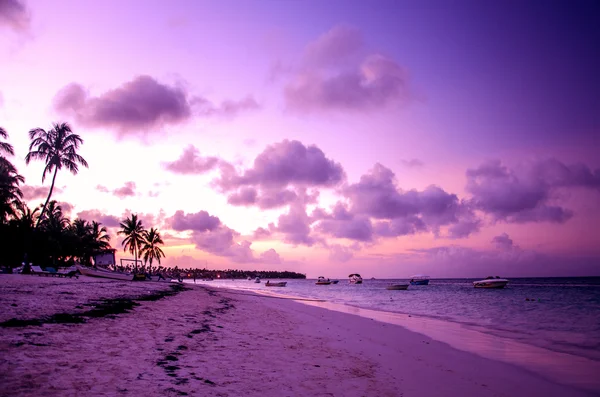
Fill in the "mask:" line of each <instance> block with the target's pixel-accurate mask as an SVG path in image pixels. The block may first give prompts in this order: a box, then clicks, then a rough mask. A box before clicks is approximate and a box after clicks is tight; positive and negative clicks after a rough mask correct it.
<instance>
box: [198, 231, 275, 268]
mask: <svg viewBox="0 0 600 397" xmlns="http://www.w3.org/2000/svg"><path fill="white" fill-rule="evenodd" d="M239 236H240V234H239V233H238V232H236V231H235V230H233V229H230V228H228V227H227V226H224V225H219V226H218V227H216V228H214V229H212V230H204V231H194V232H193V233H192V237H191V241H192V242H193V243H194V244H195V245H196V248H198V249H200V250H202V251H205V252H208V253H211V254H213V255H218V256H223V257H226V258H228V259H229V260H231V261H233V262H236V263H266V264H277V263H281V262H282V260H281V257H280V256H279V254H278V253H277V252H276V251H275V250H274V249H269V250H267V251H265V252H263V253H262V254H261V255H260V256H259V257H256V256H255V252H254V250H252V247H251V246H252V243H251V242H250V241H246V240H244V241H241V242H239V243H237V242H235V238H237V237H239Z"/></svg>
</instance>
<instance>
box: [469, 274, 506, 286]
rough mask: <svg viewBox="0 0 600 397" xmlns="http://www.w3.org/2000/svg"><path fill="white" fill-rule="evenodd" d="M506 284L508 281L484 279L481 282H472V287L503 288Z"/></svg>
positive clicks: (493, 278) (492, 278) (497, 278)
mask: <svg viewBox="0 0 600 397" xmlns="http://www.w3.org/2000/svg"><path fill="white" fill-rule="evenodd" d="M506 284H508V280H507V279H505V278H500V277H498V276H496V277H492V276H489V277H486V278H485V279H483V280H478V281H473V286H474V287H475V288H504V287H506Z"/></svg>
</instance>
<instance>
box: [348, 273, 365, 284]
mask: <svg viewBox="0 0 600 397" xmlns="http://www.w3.org/2000/svg"><path fill="white" fill-rule="evenodd" d="M348 277H350V279H349V280H348V281H349V282H350V284H362V282H363V279H362V277H361V276H360V274H358V273H352V274H351V275H349V276H348Z"/></svg>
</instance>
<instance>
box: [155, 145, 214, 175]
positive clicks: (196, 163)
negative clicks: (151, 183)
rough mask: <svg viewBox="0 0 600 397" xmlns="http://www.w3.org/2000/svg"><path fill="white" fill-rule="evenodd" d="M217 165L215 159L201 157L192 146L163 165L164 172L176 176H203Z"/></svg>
mask: <svg viewBox="0 0 600 397" xmlns="http://www.w3.org/2000/svg"><path fill="white" fill-rule="evenodd" d="M218 164H219V159H218V158H217V157H202V156H201V155H200V151H199V150H198V149H196V147H194V146H193V145H189V146H188V147H187V148H185V149H184V151H183V153H182V155H181V156H180V157H179V158H178V159H177V160H175V161H173V162H167V163H164V167H165V169H166V170H168V171H171V172H174V173H176V174H184V175H186V174H203V173H205V172H207V171H210V170H212V169H214V168H215V167H216V166H217V165H218Z"/></svg>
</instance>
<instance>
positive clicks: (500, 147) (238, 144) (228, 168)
mask: <svg viewBox="0 0 600 397" xmlns="http://www.w3.org/2000/svg"><path fill="white" fill-rule="evenodd" d="M599 26H600V6H599V5H598V3H597V2H594V1H582V0H576V1H551V2H545V1H544V2H542V1H537V0H528V1H510V0H509V1H505V2H491V1H462V0H459V1H430V0H426V1H385V0H374V1H370V2H366V1H352V0H344V1H336V0H330V1H327V2H322V1H316V0H315V1H312V0H306V1H251V0H247V1H239V0H238V1H229V0H225V1H218V2H217V1H204V0H198V1H186V0H179V1H171V2H167V1H157V0H150V1H148V0H144V1H141V0H131V1H127V2H122V1H112V0H104V1H102V2H88V1H76V0H56V1H52V2H48V1H45V0H0V126H2V127H3V128H4V129H5V130H6V131H7V132H8V134H9V138H8V142H10V143H11V144H12V145H13V146H14V147H15V156H14V157H11V158H9V160H10V161H12V162H13V164H14V165H15V166H16V167H17V168H18V170H19V173H20V174H21V175H23V176H24V177H25V178H26V181H25V183H24V184H23V186H22V190H23V192H24V195H25V198H26V200H27V202H28V204H29V206H30V207H35V206H38V205H40V204H42V203H43V202H44V200H45V198H46V196H47V193H48V190H49V186H50V182H51V179H50V178H47V180H46V181H44V183H42V170H43V167H44V164H43V163H40V162H37V163H34V162H32V163H30V164H29V165H26V164H25V161H24V158H25V156H26V154H27V153H28V151H29V144H30V140H29V136H28V131H29V130H31V129H33V128H43V129H46V130H47V129H50V128H52V123H54V122H68V123H69V124H70V125H71V126H72V129H73V131H74V132H75V133H77V134H79V135H80V136H81V137H82V138H83V140H84V143H83V145H82V146H81V150H80V154H81V155H82V156H83V157H84V158H85V159H86V160H87V162H88V163H89V168H84V167H82V168H81V169H80V171H79V173H78V174H77V175H72V174H70V173H69V172H68V171H66V170H61V171H60V172H59V174H58V176H57V180H56V189H55V190H54V193H53V196H52V197H53V199H55V200H57V201H58V202H59V203H60V205H61V207H62V208H63V212H64V213H65V214H66V215H67V216H69V217H70V218H71V219H76V218H82V219H86V220H88V221H91V220H96V221H99V222H101V223H102V224H103V225H104V226H106V227H107V228H108V230H109V234H110V235H111V237H112V239H111V244H112V245H113V247H114V248H116V249H117V260H120V259H122V258H124V259H125V258H131V255H130V254H129V253H128V252H124V250H123V247H122V237H121V236H119V235H117V231H118V230H119V222H121V221H123V220H124V219H125V218H126V217H127V216H129V215H130V214H132V213H135V214H138V216H139V217H140V218H141V219H142V222H143V225H144V227H146V228H148V229H149V228H150V227H154V228H157V229H158V230H159V231H160V233H161V235H162V237H163V240H164V242H165V245H164V247H163V250H164V252H165V254H166V258H164V259H163V260H162V264H163V265H166V266H179V267H180V268H187V267H197V268H204V267H207V268H210V269H227V268H231V269H245V270H253V269H265V270H290V271H296V272H300V273H304V274H306V275H307V276H308V277H317V276H321V275H322V276H326V277H347V275H348V274H350V273H360V274H362V275H363V277H367V278H371V277H376V278H406V277H410V275H413V274H416V273H418V274H428V275H430V276H431V277H480V276H481V277H485V276H487V275H500V276H504V277H519V276H590V275H596V276H598V275H600V233H598V230H597V226H598V225H599V224H600V155H598V153H600V74H599V73H598V70H600V54H599V48H600V28H599Z"/></svg>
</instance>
